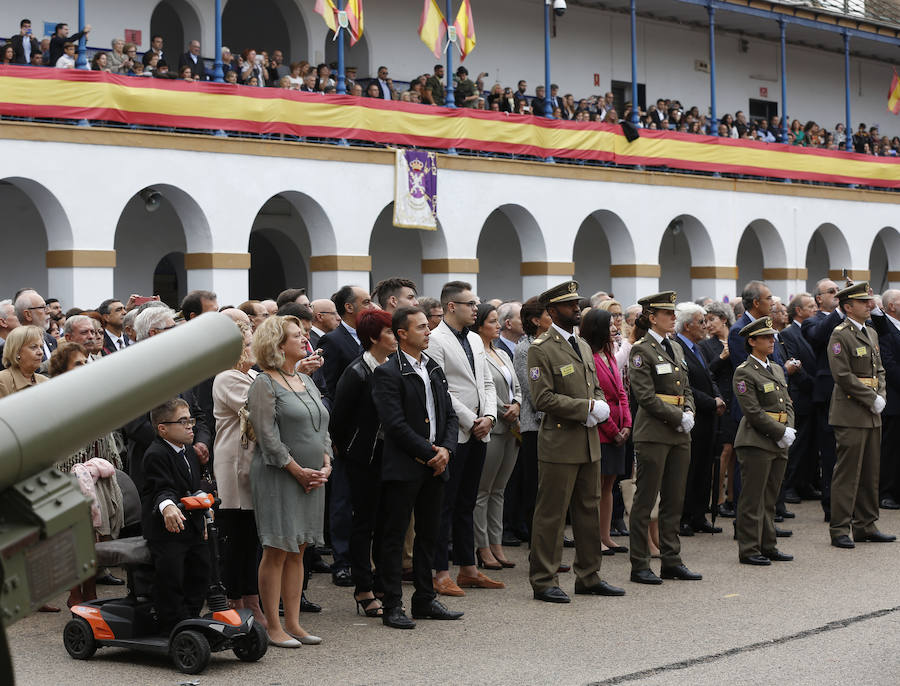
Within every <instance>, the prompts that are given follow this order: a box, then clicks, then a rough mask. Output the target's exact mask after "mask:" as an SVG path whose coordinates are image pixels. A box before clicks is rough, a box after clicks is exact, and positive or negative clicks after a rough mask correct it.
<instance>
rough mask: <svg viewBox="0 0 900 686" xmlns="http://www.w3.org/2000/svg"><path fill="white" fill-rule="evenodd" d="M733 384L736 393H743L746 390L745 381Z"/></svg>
mask: <svg viewBox="0 0 900 686" xmlns="http://www.w3.org/2000/svg"><path fill="white" fill-rule="evenodd" d="M735 386H736V387H737V391H738V393H741V394H743V393H746V392H747V383H746V382H745V381H738V382H737V384H735Z"/></svg>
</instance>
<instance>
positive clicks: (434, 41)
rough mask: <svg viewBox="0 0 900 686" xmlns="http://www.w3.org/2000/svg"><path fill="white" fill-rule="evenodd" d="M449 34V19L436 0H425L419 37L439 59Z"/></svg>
mask: <svg viewBox="0 0 900 686" xmlns="http://www.w3.org/2000/svg"><path fill="white" fill-rule="evenodd" d="M446 36H447V20H446V19H444V15H443V13H442V12H441V8H440V7H438V5H437V2H436V1H435V0H425V6H424V7H423V8H422V18H421V19H420V20H419V38H421V39H422V42H423V43H425V45H427V46H428V49H429V50H431V52H432V53H434V56H435V57H437V58H438V59H440V58H441V56H442V55H443V53H444V39H445V38H446Z"/></svg>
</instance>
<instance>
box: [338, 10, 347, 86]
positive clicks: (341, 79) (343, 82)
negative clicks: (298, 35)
mask: <svg viewBox="0 0 900 686" xmlns="http://www.w3.org/2000/svg"><path fill="white" fill-rule="evenodd" d="M337 8H338V12H342V11H343V10H344V0H337ZM336 38H337V49H338V77H337V92H338V95H346V94H347V76H346V74H345V73H344V71H345V70H344V30H343V29H342V28H341V27H340V26H338V34H337V36H336Z"/></svg>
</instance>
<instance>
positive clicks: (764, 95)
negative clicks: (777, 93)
mask: <svg viewBox="0 0 900 686" xmlns="http://www.w3.org/2000/svg"><path fill="white" fill-rule="evenodd" d="M759 97H761V98H768V97H769V89H768V88H766V87H765V86H760V87H759Z"/></svg>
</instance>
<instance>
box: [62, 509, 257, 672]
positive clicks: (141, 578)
mask: <svg viewBox="0 0 900 686" xmlns="http://www.w3.org/2000/svg"><path fill="white" fill-rule="evenodd" d="M214 504H215V500H214V499H213V497H212V496H211V495H209V494H207V493H196V494H194V495H192V496H188V497H185V498H182V499H181V503H180V504H179V506H178V507H179V509H181V510H182V511H184V512H197V511H201V510H205V511H206V512H205V515H204V519H205V524H206V532H207V539H208V540H209V549H210V557H211V570H212V571H211V581H210V585H209V590H208V592H207V598H206V604H207V607H208V609H209V612H208V613H207V614H205V615H203V616H202V617H196V618H192V619H185V620H183V621H181V622H179V623H178V624H177V625H176V626H175V627H174V628H173V629H172V631H171V632H169V633H168V635H164V634H162V633H161V632H160V630H159V627H158V625H157V621H156V613H155V611H154V609H153V603H152V601H151V599H150V588H151V583H152V580H153V564H152V560H151V559H150V551H149V548H148V547H147V542H146V541H145V540H144V538H143V537H141V536H136V537H132V538H125V539H119V540H117V541H105V542H101V543H98V544H97V546H96V550H97V564H98V565H99V566H120V567H123V568H124V569H126V571H127V572H128V589H129V593H128V595H127V596H126V597H125V598H111V599H107V600H93V601H91V602H86V603H82V604H79V605H74V606H73V607H72V608H71V610H72V615H73V617H72V619H71V620H70V621H69V622H68V623H67V624H66V626H65V629H63V643H64V644H65V647H66V650H67V651H68V652H69V655H71V656H72V657H73V658H75V659H76V660H86V659H88V658H90V657H91V656H92V655H93V654H94V653H95V652H96V651H97V648H103V647H106V646H118V647H121V648H131V649H134V650H141V651H144V652H151V653H159V654H168V655H169V656H170V657H171V658H172V661H173V662H174V663H175V666H176V667H177V668H178V669H179V670H180V671H182V672H184V673H185V674H199V673H200V672H202V671H203V670H204V669H206V666H207V665H208V664H209V660H210V655H211V653H213V652H219V651H223V650H229V649H230V650H232V651H233V652H234V654H235V655H236V656H237V658H238V659H239V660H242V661H244V662H256V661H257V660H259V659H260V658H261V657H262V656H263V655H265V654H266V649H267V648H268V641H267V636H266V631H265V629H264V628H263V627H262V625H260V624H259V623H256V622H254V621H253V613H252V612H251V611H250V610H245V609H240V610H233V609H229V608H228V601H227V599H226V597H225V588H224V586H223V585H222V583H221V581H220V579H219V566H218V558H219V555H218V530H217V528H216V525H215V522H214V521H213V515H212V507H213V505H214Z"/></svg>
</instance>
